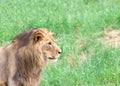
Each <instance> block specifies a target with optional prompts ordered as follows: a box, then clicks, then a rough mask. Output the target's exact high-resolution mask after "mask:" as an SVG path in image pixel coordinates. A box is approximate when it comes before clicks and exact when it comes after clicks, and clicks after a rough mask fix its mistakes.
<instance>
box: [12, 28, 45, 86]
mask: <svg viewBox="0 0 120 86" xmlns="http://www.w3.org/2000/svg"><path fill="white" fill-rule="evenodd" d="M32 32H33V31H32V30H29V31H27V32H24V33H22V34H19V35H17V36H16V37H15V38H14V40H16V41H17V40H18V41H19V43H20V44H19V45H20V46H19V47H18V49H17V52H16V54H15V58H16V66H17V67H16V68H17V70H16V74H15V76H14V80H16V82H21V83H26V82H27V83H29V82H30V81H31V80H32V79H33V80H35V79H36V81H37V80H39V76H40V72H41V68H42V65H43V64H44V61H43V60H42V58H41V57H42V56H41V52H40V51H37V49H35V47H34V45H33V43H32V42H30V41H31V40H29V39H30V37H31V35H32ZM31 43H32V44H31ZM27 45H30V46H27ZM23 85H24V86H26V85H25V84H23Z"/></svg>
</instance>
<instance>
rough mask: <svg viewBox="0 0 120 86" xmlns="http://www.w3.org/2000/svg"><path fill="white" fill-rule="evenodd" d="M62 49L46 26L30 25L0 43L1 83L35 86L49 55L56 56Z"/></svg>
mask: <svg viewBox="0 0 120 86" xmlns="http://www.w3.org/2000/svg"><path fill="white" fill-rule="evenodd" d="M60 52H61V50H60V48H59V47H58V46H57V45H56V43H55V40H54V38H53V37H52V34H51V33H50V32H48V30H47V29H39V28H36V29H32V30H28V31H25V32H23V33H21V34H19V35H17V36H16V37H15V38H14V39H13V40H12V42H11V44H9V45H8V46H6V47H0V86H37V85H38V83H39V81H40V73H41V70H42V67H43V65H45V63H46V62H47V60H48V59H50V60H54V59H57V58H58V56H59V54H60Z"/></svg>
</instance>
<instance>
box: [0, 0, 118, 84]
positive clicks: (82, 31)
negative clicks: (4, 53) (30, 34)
mask: <svg viewBox="0 0 120 86" xmlns="http://www.w3.org/2000/svg"><path fill="white" fill-rule="evenodd" d="M108 26H112V27H114V28H115V29H117V30H119V28H120V0H0V44H1V45H3V46H5V45H7V44H9V43H10V42H11V40H12V38H13V37H14V36H15V35H16V34H19V33H20V32H22V31H25V30H27V29H31V28H35V27H40V28H48V29H49V31H52V32H54V33H55V35H54V37H55V38H56V39H57V43H58V45H59V46H60V47H61V49H62V55H61V56H60V58H59V61H58V62H57V63H50V62H49V63H48V65H47V66H45V67H44V68H43V72H42V77H41V83H40V86H119V85H120V47H117V48H113V47H111V46H109V47H107V48H106V47H105V46H104V45H103V44H102V43H101V42H100V41H98V39H99V38H100V37H101V36H102V35H104V31H105V30H106V29H107V28H106V27H108Z"/></svg>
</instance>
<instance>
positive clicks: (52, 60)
mask: <svg viewBox="0 0 120 86" xmlns="http://www.w3.org/2000/svg"><path fill="white" fill-rule="evenodd" d="M50 61H51V62H57V61H58V59H51V60H50Z"/></svg>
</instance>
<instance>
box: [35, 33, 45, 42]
mask: <svg viewBox="0 0 120 86" xmlns="http://www.w3.org/2000/svg"><path fill="white" fill-rule="evenodd" d="M43 38H44V35H43V33H42V32H41V31H35V32H34V42H38V41H40V40H43Z"/></svg>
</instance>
